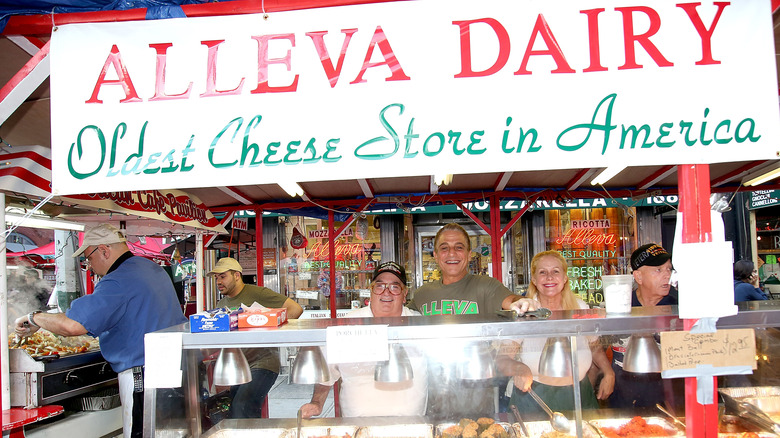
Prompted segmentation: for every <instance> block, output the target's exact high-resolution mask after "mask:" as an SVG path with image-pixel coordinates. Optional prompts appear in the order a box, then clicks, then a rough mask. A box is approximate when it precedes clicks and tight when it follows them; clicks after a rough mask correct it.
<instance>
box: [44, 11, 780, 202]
mask: <svg viewBox="0 0 780 438" xmlns="http://www.w3.org/2000/svg"><path fill="white" fill-rule="evenodd" d="M774 53H775V52H774V44H773V33H772V14H771V9H770V1H769V0H761V1H740V2H711V1H709V2H701V4H699V3H678V2H674V1H668V0H654V1H649V0H640V1H638V2H637V1H631V2H628V1H609V2H607V1H604V0H600V1H588V0H555V1H541V0H539V1H516V0H488V1H482V2H473V1H463V0H448V1H442V0H420V1H404V2H390V3H382V4H367V5H357V6H345V7H336V8H323V9H311V10H301V11H290V12H280V13H272V14H270V17H269V18H268V19H267V20H264V19H263V17H262V15H259V14H258V15H243V16H229V17H208V18H185V19H169V20H157V21H143V22H122V23H90V24H68V25H61V26H58V29H57V30H56V31H55V32H54V33H53V34H52V39H51V93H52V102H51V108H52V144H53V158H54V159H53V160H52V163H53V190H54V192H55V194H60V195H62V194H72V193H85V192H93V191H94V190H95V187H97V186H99V187H100V188H101V190H102V191H120V190H129V189H134V190H140V189H161V188H187V187H203V186H213V185H219V186H232V185H242V184H264V183H276V182H289V181H298V182H302V181H318V180H339V179H345V178H370V177H397V176H413V175H431V174H434V173H451V174H458V173H480V172H499V171H522V170H539V169H564V168H584V167H607V166H624V165H628V166H631V165H636V166H639V165H661V164H680V163H690V164H695V163H716V162H725V161H737V160H757V159H773V158H775V157H776V156H775V152H776V150H777V144H778V141H780V135H778V126H779V125H780V123H778V122H780V119H779V118H778V98H777V77H776V67H775V55H774Z"/></svg>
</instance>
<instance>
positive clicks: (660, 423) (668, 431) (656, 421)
mask: <svg viewBox="0 0 780 438" xmlns="http://www.w3.org/2000/svg"><path fill="white" fill-rule="evenodd" d="M642 420H643V421H644V425H643V426H641V429H640V428H639V427H636V428H635V430H636V432H635V433H633V434H632V436H642V437H664V436H685V432H683V431H681V430H679V429H677V428H675V427H674V426H673V425H672V424H671V423H670V422H669V421H667V420H666V419H665V418H661V417H633V418H612V419H601V420H590V423H591V424H593V425H594V426H596V427H598V428H599V430H600V431H601V433H602V434H603V435H605V436H607V434H605V433H604V428H612V429H620V428H621V427H626V426H627V425H628V423H630V422H634V423H636V422H640V423H639V424H642V423H641V421H642ZM648 429H651V430H648ZM654 430H657V431H658V433H653V432H654Z"/></svg>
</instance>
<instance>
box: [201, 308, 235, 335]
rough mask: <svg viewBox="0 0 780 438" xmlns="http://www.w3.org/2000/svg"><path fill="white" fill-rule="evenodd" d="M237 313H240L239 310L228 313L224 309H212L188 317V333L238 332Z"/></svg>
mask: <svg viewBox="0 0 780 438" xmlns="http://www.w3.org/2000/svg"><path fill="white" fill-rule="evenodd" d="M228 310H229V309H228ZM239 313H241V310H240V309H239V310H234V311H232V312H230V313H227V310H225V309H212V310H207V311H205V312H201V313H196V314H194V315H190V333H204V332H228V331H231V330H238V314H239Z"/></svg>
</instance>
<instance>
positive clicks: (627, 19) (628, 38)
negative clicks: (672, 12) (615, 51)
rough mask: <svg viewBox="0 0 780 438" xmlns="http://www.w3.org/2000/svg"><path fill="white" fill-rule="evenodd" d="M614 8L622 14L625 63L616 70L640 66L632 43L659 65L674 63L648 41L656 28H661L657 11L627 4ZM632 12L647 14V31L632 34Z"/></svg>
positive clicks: (666, 65)
mask: <svg viewBox="0 0 780 438" xmlns="http://www.w3.org/2000/svg"><path fill="white" fill-rule="evenodd" d="M615 10H616V11H620V13H622V14H623V44H624V47H625V52H626V63H625V64H623V65H621V66H620V67H618V70H628V69H632V68H642V65H641V64H637V62H636V52H635V51H634V43H639V45H641V46H642V47H643V48H644V49H645V51H646V52H647V54H648V55H650V57H651V58H653V61H655V63H656V65H658V66H659V67H671V66H673V65H674V64H672V63H671V62H669V61H668V60H667V59H666V58H664V56H663V55H662V54H661V52H660V51H659V50H658V48H657V47H656V46H655V44H653V43H652V42H650V37H651V36H653V35H655V34H656V33H657V32H658V29H660V28H661V17H659V16H658V12H656V11H655V10H654V9H652V8H648V7H646V6H629V7H625V8H615ZM634 12H643V13H644V14H645V15H647V18H648V19H649V20H650V28H649V29H648V30H647V32H645V33H643V34H640V35H636V34H634V17H633V13H634Z"/></svg>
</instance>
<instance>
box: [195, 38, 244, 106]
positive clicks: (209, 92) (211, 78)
mask: <svg viewBox="0 0 780 438" xmlns="http://www.w3.org/2000/svg"><path fill="white" fill-rule="evenodd" d="M224 42H225V40H212V41H201V44H203V45H204V46H206V47H208V48H209V51H208V58H207V60H206V91H205V92H203V94H201V95H200V97H214V96H232V95H237V94H241V89H242V88H243V87H244V78H241V81H240V82H239V83H238V86H237V87H236V88H234V89H232V90H217V52H218V50H219V45H220V44H222V43H224Z"/></svg>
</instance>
